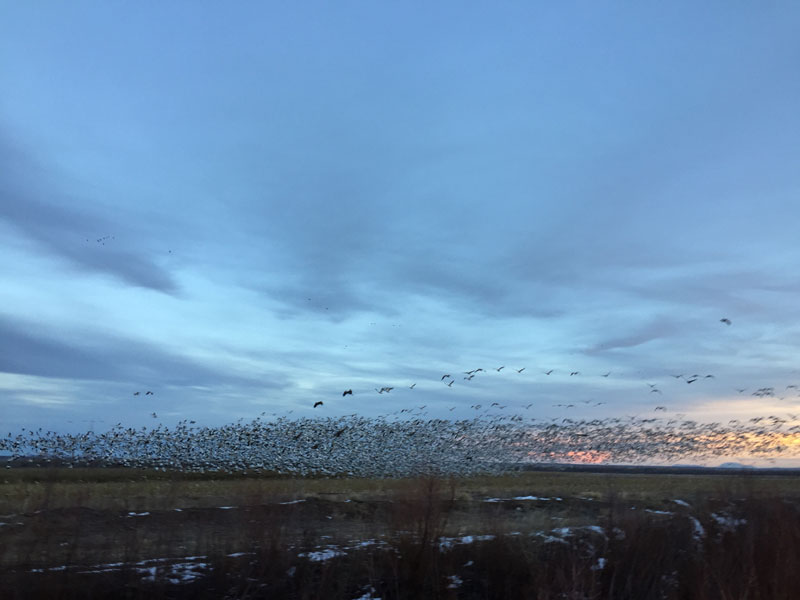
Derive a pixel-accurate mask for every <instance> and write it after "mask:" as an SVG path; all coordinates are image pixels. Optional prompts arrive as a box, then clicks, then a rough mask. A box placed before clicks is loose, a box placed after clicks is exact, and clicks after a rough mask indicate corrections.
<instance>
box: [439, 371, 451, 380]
mask: <svg viewBox="0 0 800 600" xmlns="http://www.w3.org/2000/svg"><path fill="white" fill-rule="evenodd" d="M448 377H450V374H449V373H446V374H444V375H442V379H441V381H444V380H445V379H447V378H448Z"/></svg>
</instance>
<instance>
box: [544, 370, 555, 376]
mask: <svg viewBox="0 0 800 600" xmlns="http://www.w3.org/2000/svg"><path fill="white" fill-rule="evenodd" d="M552 372H553V369H550V370H549V371H545V372H544V374H545V375H550V373H552Z"/></svg>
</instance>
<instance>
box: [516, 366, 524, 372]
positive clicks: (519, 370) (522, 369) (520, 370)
mask: <svg viewBox="0 0 800 600" xmlns="http://www.w3.org/2000/svg"><path fill="white" fill-rule="evenodd" d="M524 370H525V367H522V368H521V369H517V373H522V372H523V371H524Z"/></svg>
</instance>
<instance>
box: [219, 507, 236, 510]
mask: <svg viewBox="0 0 800 600" xmlns="http://www.w3.org/2000/svg"><path fill="white" fill-rule="evenodd" d="M217 508H218V509H220V510H232V509H234V508H236V507H235V506H218V507H217Z"/></svg>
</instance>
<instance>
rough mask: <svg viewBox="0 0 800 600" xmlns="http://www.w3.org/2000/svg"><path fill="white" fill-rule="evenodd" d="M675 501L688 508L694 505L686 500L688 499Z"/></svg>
mask: <svg viewBox="0 0 800 600" xmlns="http://www.w3.org/2000/svg"><path fill="white" fill-rule="evenodd" d="M673 502H674V503H675V504H678V505H679V506H685V507H686V508H691V507H692V505H691V504H689V503H688V502H686V500H673Z"/></svg>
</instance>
